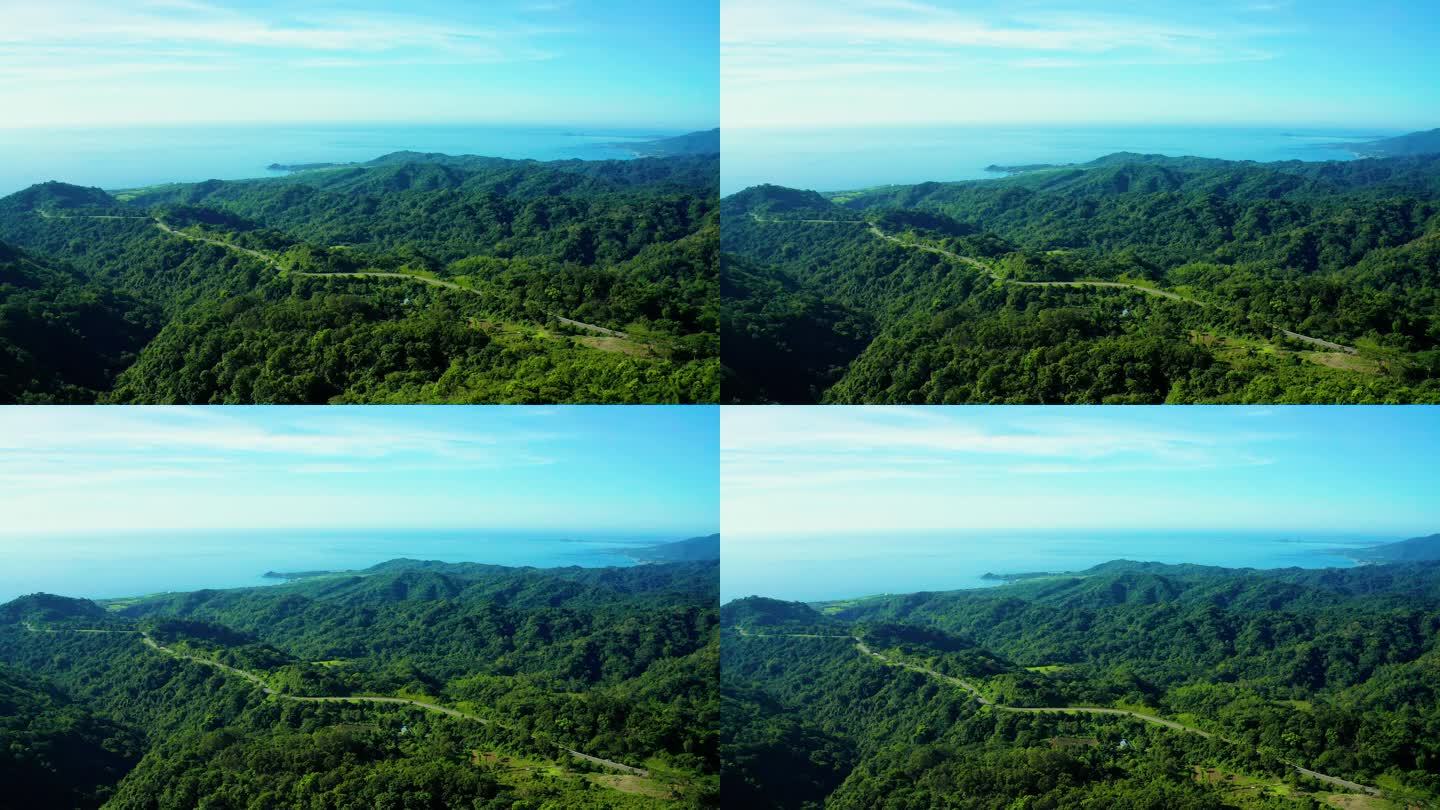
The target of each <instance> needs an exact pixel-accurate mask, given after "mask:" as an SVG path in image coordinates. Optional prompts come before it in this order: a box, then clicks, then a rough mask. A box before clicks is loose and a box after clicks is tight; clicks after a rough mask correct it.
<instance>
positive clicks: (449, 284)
mask: <svg viewBox="0 0 1440 810" xmlns="http://www.w3.org/2000/svg"><path fill="white" fill-rule="evenodd" d="M294 275H297V276H305V277H307V278H334V277H336V276H338V277H340V278H400V279H409V280H411V281H419V282H421V283H424V284H430V285H433V286H435V287H444V288H445V289H447V290H459V291H461V292H468V293H470V294H471V295H481V294H482V293H481V292H480V291H479V290H472V289H471V288H469V287H462V286H460V285H459V284H456V283H455V282H453V281H445V280H444V279H438V278H428V277H426V276H415V275H411V274H409V273H384V272H380V271H376V270H369V271H358V272H354V273H295V274H294ZM550 317H552V318H554V319H555V320H557V321H559V322H560V323H564V324H569V325H570V326H574V327H578V328H580V329H588V330H590V331H591V332H598V333H599V334H602V335H610V336H611V337H619V338H628V337H630V336H629V335H627V334H625V333H624V332H621V331H618V330H615V329H607V328H605V327H603V326H596V325H595V324H593V323H585V322H584V321H576V320H572V319H570V318H562V317H560V316H559V315H551V316H550Z"/></svg>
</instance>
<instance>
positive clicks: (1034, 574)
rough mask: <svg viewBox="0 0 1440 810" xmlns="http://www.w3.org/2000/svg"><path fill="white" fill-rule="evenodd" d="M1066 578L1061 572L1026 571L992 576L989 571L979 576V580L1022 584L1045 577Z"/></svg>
mask: <svg viewBox="0 0 1440 810" xmlns="http://www.w3.org/2000/svg"><path fill="white" fill-rule="evenodd" d="M1063 576H1067V575H1066V574H1065V573H1064V572H1061V571H1028V572H1024V573H1019V574H994V573H991V572H989V571H986V572H985V573H983V574H981V575H980V578H981V579H984V580H988V581H991V582H1024V581H1025V580H1027V579H1045V578H1047V577H1063Z"/></svg>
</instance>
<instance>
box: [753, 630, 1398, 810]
mask: <svg viewBox="0 0 1440 810" xmlns="http://www.w3.org/2000/svg"><path fill="white" fill-rule="evenodd" d="M740 635H742V636H749V637H754V638H845V636H820V635H814V634H806V633H780V634H775V635H764V634H758V633H747V632H744V631H741V632H740ZM850 638H852V639H853V640H854V642H855V649H857V650H859V651H860V653H861V654H862V655H866V656H869V657H871V658H876V659H879V660H880V661H881V662H883V663H884V664H886V665H887V666H893V667H899V668H901V669H907V670H909V671H911V672H918V673H920V674H922V675H926V676H929V677H931V678H935V679H937V680H940V681H943V682H945V683H948V684H950V685H952V686H958V687H960V688H961V689H964V690H965V691H966V692H968V693H969V694H970V695H971V696H972V697H974V699H975V702H976V703H979V704H980V705H982V706H989V707H991V708H993V709H996V710H998V711H1002V712H1016V713H1025V714H1105V715H1120V716H1125V717H1130V718H1133V719H1135V720H1140V721H1143V722H1146V723H1151V724H1153V725H1157V726H1164V727H1165V728H1169V729H1174V730H1176V731H1184V732H1187V733H1190V734H1198V735H1200V736H1201V737H1205V738H1206V739H1210V738H1214V739H1218V740H1221V741H1223V742H1227V743H1230V744H1231V745H1240V744H1241V743H1238V742H1236V741H1235V740H1232V739H1230V738H1228V737H1224V736H1221V735H1219V734H1214V733H1212V732H1209V731H1204V730H1202V729H1198V728H1195V727H1194V726H1187V725H1185V724H1184V723H1179V722H1176V721H1174V720H1166V719H1165V718H1163V717H1155V716H1154V715H1149V714H1141V713H1140V712H1134V711H1130V710H1129V709H1110V708H1105V707H1101V706H1005V705H1003V704H1000V703H996V702H994V701H992V700H990V699H988V698H986V697H985V696H984V695H982V694H981V693H980V690H979V689H978V688H977V687H976V686H975V685H974V684H971V683H969V682H968V681H965V680H962V679H960V678H956V677H954V676H952V675H946V674H944V673H941V672H936V671H935V670H933V669H930V668H928V667H923V666H920V665H919V664H912V663H909V662H907V661H899V660H896V659H892V658H889V657H887V656H885V655H882V654H880V653H878V652H875V651H874V650H872V649H870V647H869V645H867V644H866V643H865V642H864V641H863V640H861V639H860V638H858V637H854V636H851V637H850ZM1285 764H1286V765H1287V766H1289V767H1291V768H1294V769H1295V771H1296V772H1297V773H1301V774H1304V775H1305V776H1308V777H1310V778H1312V779H1316V780H1319V781H1321V782H1324V783H1326V784H1329V785H1334V786H1336V787H1340V788H1344V789H1346V790H1352V791H1356V792H1359V793H1366V794H1369V795H1371V796H1379V795H1380V791H1379V789H1377V788H1373V787H1370V786H1369V785H1362V784H1360V783H1359V782H1351V781H1350V780H1348V779H1341V778H1340V777H1338V776H1330V775H1329V774H1324V773H1320V772H1319V771H1312V770H1310V769H1309V768H1302V767H1300V766H1299V765H1296V764H1294V763H1292V762H1286V763H1285Z"/></svg>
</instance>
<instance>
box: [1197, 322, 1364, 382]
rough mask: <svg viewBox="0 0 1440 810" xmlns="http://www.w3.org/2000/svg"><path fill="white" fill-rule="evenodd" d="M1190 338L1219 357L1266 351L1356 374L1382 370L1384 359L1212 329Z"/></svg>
mask: <svg viewBox="0 0 1440 810" xmlns="http://www.w3.org/2000/svg"><path fill="white" fill-rule="evenodd" d="M1190 337H1191V341H1192V342H1194V343H1196V344H1197V345H1200V346H1205V347H1208V348H1210V349H1213V350H1215V353H1216V355H1217V356H1218V357H1219V358H1220V359H1221V360H1226V361H1231V360H1237V359H1241V358H1243V357H1247V356H1250V355H1252V354H1255V355H1269V356H1271V357H1275V358H1277V359H1283V358H1287V357H1298V358H1300V359H1301V360H1304V361H1305V362H1307V363H1312V364H1314V365H1317V366H1325V367H1326V368H1333V369H1337V370H1339V371H1349V372H1353V373H1356V374H1368V375H1378V374H1382V373H1384V371H1385V368H1384V362H1383V361H1382V360H1381V359H1379V358H1377V357H1374V356H1373V355H1370V354H1367V353H1362V354H1350V353H1348V352H1326V351H1312V350H1309V349H1300V350H1295V349H1286V348H1284V347H1281V346H1277V345H1275V344H1274V343H1269V342H1267V341H1264V340H1259V339H1256V338H1243V337H1235V336H1232V335H1221V334H1217V333H1214V332H1192V333H1191V335H1190Z"/></svg>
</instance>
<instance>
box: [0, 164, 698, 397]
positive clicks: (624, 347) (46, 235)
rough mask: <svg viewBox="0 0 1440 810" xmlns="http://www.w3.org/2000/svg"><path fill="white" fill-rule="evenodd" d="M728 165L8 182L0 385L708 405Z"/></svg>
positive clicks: (393, 167) (69, 390)
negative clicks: (93, 185)
mask: <svg viewBox="0 0 1440 810" xmlns="http://www.w3.org/2000/svg"><path fill="white" fill-rule="evenodd" d="M717 167H718V156H716V155H708V156H706V155H684V156H676V157H666V158H643V159H637V160H631V161H578V160H572V161H556V162H551V163H538V162H535V161H512V160H502V159H498V158H482V157H470V156H462V157H454V156H447V155H435V154H418V153H409V152H401V153H396V154H393V155H387V156H385V157H382V158H379V159H376V160H374V161H371V162H369V163H366V164H360V165H347V166H341V167H336V168H329V169H316V170H308V171H300V172H296V173H294V174H292V175H289V176H287V177H282V178H271V179H263V180H248V181H218V180H213V181H207V182H204V183H194V184H175V185H165V186H157V187H153V188H148V189H140V190H134V191H128V192H123V193H117V194H115V195H111V194H107V193H105V192H103V191H100V190H99V189H83V188H77V187H74V186H68V185H64V184H61V183H47V184H44V185H40V186H35V187H32V188H30V189H27V190H26V191H23V192H20V193H18V194H14V195H11V196H9V197H6V198H4V199H0V240H4V242H6V243H8V245H10V246H13V247H3V248H0V262H3V263H4V264H3V266H0V269H5V272H4V275H3V276H0V307H3V308H4V313H5V315H4V317H3V319H0V350H3V353H0V358H4V362H5V363H6V364H7V366H6V367H5V368H0V398H3V399H5V400H6V401H16V400H22V399H23V400H27V401H28V400H37V399H65V400H67V401H75V400H79V401H84V400H87V399H88V400H94V399H96V398H98V399H100V400H102V401H113V402H135V403H141V402H152V403H153V402H161V403H222V402H223V403H248V402H256V403H301V402H713V401H716V399H717V398H718V396H719V393H718V391H719V334H718V333H719V298H718V279H717V274H718V263H719V262H718V246H719V222H718V212H717V210H716V209H717V204H716V200H717V197H718V193H717V191H716V189H717V187H718V186H717V183H718V178H717ZM17 249H18V250H20V251H24V253H23V258H24V260H25V261H24V262H23V263H24V265H25V267H27V268H31V267H32V265H35V266H43V267H46V268H64V269H63V271H58V270H57V271H56V273H58V275H59V277H57V278H49V277H48V276H47V278H45V279H43V280H39V279H35V278H28V277H27V276H23V275H21V274H20V273H19V272H17V271H14V270H11V269H8V268H11V267H13V266H15V263H16V262H19V261H20V260H19V259H12V258H11V254H12V253H15V252H16V250H17ZM33 272H39V271H38V270H33V268H32V269H31V270H27V271H26V273H27V274H33ZM51 275H55V274H51ZM42 283H43V284H44V285H47V286H45V287H44V289H43V294H42V293H35V292H33V290H37V289H40V286H39V285H41V284H42ZM62 283H63V285H68V286H69V287H74V288H75V289H74V290H73V291H70V292H64V294H63V295H62ZM99 291H104V292H103V293H101V292H99ZM92 298H94V299H97V300H94V301H92V300H91V299H92ZM37 300H44V301H48V302H52V303H50V304H49V306H50V307H51V308H52V309H54V310H57V311H56V312H53V313H49V314H48V315H46V316H45V317H42V313H40V312H38V311H37V307H38V306H39V304H37V303H36V301H37ZM82 307H85V309H81V308H82ZM107 318H108V319H109V320H107ZM116 319H118V320H119V321H120V322H121V325H118V326H117V325H116V324H114V323H112V322H111V321H113V320H116ZM122 326H123V327H124V328H121V327H122ZM46 330H49V331H48V332H47V331H46ZM56 332H60V333H61V337H66V336H68V337H67V340H68V342H64V341H57V340H55V339H54V337H55V335H54V334H53V333H56ZM37 345H43V346H47V347H49V348H48V351H49V355H50V356H43V355H41V354H39V353H37V350H36V348H35V347H36V346H37ZM97 355H98V356H97ZM137 355H138V356H137ZM11 366H13V367H15V368H14V370H12V369H11V368H10V367H11Z"/></svg>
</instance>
